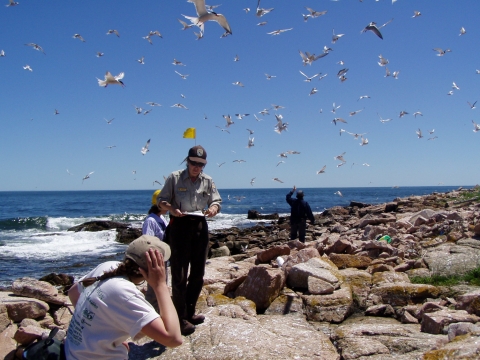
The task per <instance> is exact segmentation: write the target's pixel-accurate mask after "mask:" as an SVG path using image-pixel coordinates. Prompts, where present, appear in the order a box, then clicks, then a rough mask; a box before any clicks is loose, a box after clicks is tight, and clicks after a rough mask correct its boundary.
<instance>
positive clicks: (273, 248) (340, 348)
mask: <svg viewBox="0 0 480 360" xmlns="http://www.w3.org/2000/svg"><path fill="white" fill-rule="evenodd" d="M478 191H479V189H478V187H477V188H474V189H471V190H463V189H458V190H456V191H452V192H448V193H434V194H430V195H426V196H411V197H407V198H397V199H394V200H393V201H392V202H389V203H386V204H378V205H369V204H363V203H356V202H352V203H351V204H350V205H349V206H347V207H333V208H330V209H328V210H326V211H324V212H323V213H322V214H319V215H316V216H315V224H310V225H309V226H308V229H307V239H306V243H305V244H303V243H301V242H299V241H298V240H289V228H290V226H289V221H288V218H284V217H278V215H268V216H264V215H261V214H258V213H253V212H252V213H249V217H256V218H257V219H258V218H260V219H261V218H262V216H264V220H265V223H263V224H258V225H256V226H254V227H251V228H247V229H238V228H231V229H227V230H220V231H215V232H212V233H211V234H210V245H211V247H210V254H209V259H208V261H207V267H206V274H205V283H204V288H203V291H202V295H201V297H200V299H199V302H198V305H197V310H198V311H199V312H202V313H204V314H205V315H206V317H207V318H206V321H205V323H204V324H201V325H199V326H197V329H196V331H195V333H193V334H192V335H190V336H188V337H186V338H185V340H184V344H183V345H182V346H180V347H179V348H175V349H168V348H164V347H162V346H159V345H158V344H157V343H155V342H151V341H149V340H148V339H144V340H142V341H140V342H137V343H133V342H132V343H131V353H130V359H157V358H160V359H272V358H274V357H281V358H283V359H298V358H309V359H328V360H330V359H345V360H347V359H348V360H349V359H360V360H362V359H375V360H377V359H382V360H383V359H401V360H407V359H408V360H409V359H474V358H480V287H478V286H470V285H466V284H459V285H455V286H449V287H445V286H433V285H429V284H419V283H412V281H411V280H412V279H414V278H417V279H418V278H419V277H420V278H428V277H430V276H432V275H444V276H450V275H462V274H466V273H467V272H469V271H471V270H473V269H476V268H478V267H479V266H480V201H479V200H478V197H474V198H470V197H471V196H468V195H471V194H474V193H478ZM95 226H97V227H98V228H100V229H103V228H102V226H106V225H104V224H103V225H102V224H95ZM95 226H94V227H95ZM110 226H115V227H116V226H117V225H115V224H110ZM71 230H72V231H89V225H88V224H83V225H81V226H80V227H78V228H77V229H71ZM91 231H95V230H94V229H92V230H91ZM118 233H119V234H121V235H119V238H118V240H119V241H122V242H126V243H128V242H129V240H128V239H129V237H131V238H132V239H134V238H135V237H136V236H137V235H136V233H135V232H134V231H132V230H131V229H128V226H127V227H125V226H124V225H123V229H122V230H121V231H118ZM122 234H123V235H122ZM125 234H126V235H125ZM382 236H383V239H382V240H380V241H379V240H378V239H379V238H381V237H382ZM387 236H388V237H387ZM280 258H281V260H280ZM282 263H283V264H282ZM279 264H281V266H279ZM70 281H71V280H70ZM68 283H69V279H68V277H66V276H51V277H50V278H49V279H45V280H41V281H40V280H35V279H28V278H24V279H18V280H16V281H15V282H14V283H13V285H12V292H3V293H0V335H1V336H0V359H3V358H5V359H14V358H15V353H17V356H18V354H20V353H21V349H22V348H24V347H25V346H26V344H28V343H30V342H32V341H34V340H35V339H38V338H39V337H42V336H46V334H48V332H49V330H48V329H50V328H52V327H54V326H59V327H60V328H62V329H63V331H60V332H59V333H58V334H57V336H58V337H60V338H61V337H62V336H65V330H66V329H67V328H68V324H69V321H70V318H71V311H72V310H73V309H72V307H71V305H69V300H68V298H67V297H66V296H65V295H64V294H63V293H62V289H64V288H65V286H66V287H68ZM18 358H20V357H18Z"/></svg>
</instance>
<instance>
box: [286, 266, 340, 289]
mask: <svg viewBox="0 0 480 360" xmlns="http://www.w3.org/2000/svg"><path fill="white" fill-rule="evenodd" d="M333 272H334V269H332V267H331V266H330V264H328V263H326V262H325V261H323V260H322V259H320V258H312V259H310V260H308V261H307V262H305V263H301V264H297V265H295V266H293V267H292V268H291V269H290V271H289V273H288V278H287V282H288V285H289V286H290V287H292V288H305V289H306V288H308V277H310V276H311V277H316V278H318V279H321V280H324V281H326V282H328V283H330V284H332V285H333V286H334V287H335V288H338V287H339V282H340V280H339V279H338V277H337V276H335V275H334V273H333ZM337 273H338V271H337Z"/></svg>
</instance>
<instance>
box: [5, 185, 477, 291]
mask: <svg viewBox="0 0 480 360" xmlns="http://www.w3.org/2000/svg"><path fill="white" fill-rule="evenodd" d="M458 187H459V186H435V187H400V188H376V187H368V188H340V189H338V188H308V189H302V190H304V192H305V200H306V201H308V203H309V204H310V206H311V208H312V211H313V212H314V213H319V212H322V211H323V210H324V209H326V208H330V207H332V206H336V205H340V206H346V205H349V203H350V201H360V202H365V203H369V204H377V203H383V202H388V201H392V200H393V199H394V198H396V197H406V196H410V195H426V194H430V193H432V192H435V191H437V192H446V191H450V190H454V189H457V188H458ZM469 187H470V186H464V188H469ZM289 190H290V189H254V188H253V189H223V190H220V194H221V196H222V199H223V203H222V212H221V213H220V214H219V215H217V216H216V217H215V218H213V219H212V220H210V221H209V229H210V231H215V230H216V229H222V228H229V227H232V226H237V227H248V226H252V225H254V224H256V221H252V220H248V219H247V212H248V210H250V209H252V210H257V211H259V212H260V213H263V214H271V213H275V212H276V213H279V214H288V213H289V211H290V207H289V205H288V204H287V203H286V201H285V195H286V194H287V193H288V191H289ZM337 190H340V191H341V192H342V194H343V197H340V196H338V195H335V194H334V193H335V192H336V191H337ZM152 193H153V192H152V191H150V190H124V191H37V192H33V191H32V192H29V191H26V192H0V204H1V206H0V289H6V288H8V287H10V286H11V283H12V281H13V280H15V279H17V278H20V277H25V276H28V277H33V278H37V279H38V278H40V277H42V276H44V275H47V274H49V273H51V272H56V273H60V272H61V273H66V274H70V275H73V276H75V277H78V276H81V275H83V274H85V273H86V272H87V271H88V270H90V269H91V268H92V267H94V266H96V265H98V264H99V263H101V262H103V261H107V260H121V259H122V257H123V252H124V251H125V247H126V245H123V244H119V243H117V242H115V231H114V230H109V231H100V232H95V233H91V232H77V233H74V232H69V231H67V229H69V228H70V227H72V226H75V225H79V224H82V223H84V222H86V221H91V220H99V219H101V220H114V221H125V222H129V223H131V224H132V225H133V226H138V227H141V224H142V221H143V219H144V218H145V216H146V214H147V211H148V209H149V208H150V201H151V196H152Z"/></svg>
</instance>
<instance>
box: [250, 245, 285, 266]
mask: <svg viewBox="0 0 480 360" xmlns="http://www.w3.org/2000/svg"><path fill="white" fill-rule="evenodd" d="M282 255H290V247H289V246H288V245H279V246H273V247H271V248H270V249H267V250H263V251H261V252H259V253H257V259H258V261H260V262H264V263H266V262H269V261H270V260H273V259H276V258H277V257H278V256H282Z"/></svg>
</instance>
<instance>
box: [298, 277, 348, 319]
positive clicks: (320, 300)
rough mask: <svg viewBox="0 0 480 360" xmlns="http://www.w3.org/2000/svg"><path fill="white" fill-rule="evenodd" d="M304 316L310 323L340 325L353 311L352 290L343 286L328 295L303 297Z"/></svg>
mask: <svg viewBox="0 0 480 360" xmlns="http://www.w3.org/2000/svg"><path fill="white" fill-rule="evenodd" d="M303 300H304V304H305V314H306V315H307V319H308V320H311V321H327V322H333V323H340V322H342V321H343V320H345V319H346V318H347V317H348V316H349V315H350V314H351V312H352V310H353V297H352V290H351V289H350V287H349V286H345V287H343V288H341V289H340V290H337V291H335V292H334V293H333V294H330V295H303Z"/></svg>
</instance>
